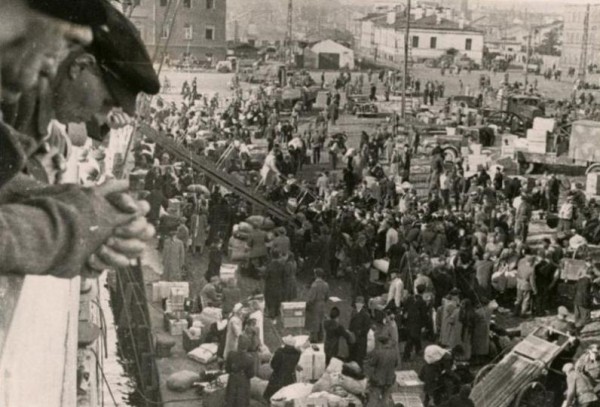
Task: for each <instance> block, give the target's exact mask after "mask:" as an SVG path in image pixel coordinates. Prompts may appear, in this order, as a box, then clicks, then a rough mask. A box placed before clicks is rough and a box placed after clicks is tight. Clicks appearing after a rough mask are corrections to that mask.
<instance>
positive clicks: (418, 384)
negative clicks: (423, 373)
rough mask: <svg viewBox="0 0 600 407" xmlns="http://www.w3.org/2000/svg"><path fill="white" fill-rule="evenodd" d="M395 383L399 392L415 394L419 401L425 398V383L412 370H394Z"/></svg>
mask: <svg viewBox="0 0 600 407" xmlns="http://www.w3.org/2000/svg"><path fill="white" fill-rule="evenodd" d="M396 384H397V386H398V389H399V393H402V394H404V395H409V396H416V397H418V398H419V399H420V400H421V401H423V400H424V399H425V383H423V382H422V381H421V380H420V379H419V375H418V374H417V372H415V371H414V370H403V371H400V372H396Z"/></svg>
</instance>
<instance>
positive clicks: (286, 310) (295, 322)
mask: <svg viewBox="0 0 600 407" xmlns="http://www.w3.org/2000/svg"><path fill="white" fill-rule="evenodd" d="M281 319H282V320H283V327H284V328H304V322H305V320H306V302H282V303H281Z"/></svg>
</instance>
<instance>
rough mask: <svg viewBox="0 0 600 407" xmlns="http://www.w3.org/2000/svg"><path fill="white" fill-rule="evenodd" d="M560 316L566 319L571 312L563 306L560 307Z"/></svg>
mask: <svg viewBox="0 0 600 407" xmlns="http://www.w3.org/2000/svg"><path fill="white" fill-rule="evenodd" d="M558 315H561V316H563V317H566V316H568V315H569V310H568V309H567V307H565V306H563V305H561V306H560V307H558Z"/></svg>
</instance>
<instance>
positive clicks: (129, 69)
mask: <svg viewBox="0 0 600 407" xmlns="http://www.w3.org/2000/svg"><path fill="white" fill-rule="evenodd" d="M101 2H102V5H103V7H104V10H105V13H106V15H107V21H106V25H98V26H94V27H92V31H93V34H94V40H93V41H92V44H91V45H90V46H89V47H88V51H89V52H91V53H92V54H93V55H94V57H96V60H97V62H98V66H99V67H100V68H101V70H102V77H103V79H104V81H105V83H106V86H107V87H108V89H109V91H110V93H111V95H112V96H113V98H115V100H116V101H117V102H118V103H119V105H120V106H121V107H122V108H123V110H124V111H125V112H126V113H127V114H129V115H134V114H135V105H136V98H137V94H138V93H139V92H144V93H147V94H150V95H155V94H157V93H158V91H159V90H160V82H159V79H158V76H157V75H156V72H155V71H154V67H153V66H152V60H151V59H150V56H149V55H148V51H147V50H146V47H145V45H144V43H143V42H142V39H141V38H140V35H139V33H138V30H137V28H136V27H135V25H133V23H132V22H131V21H129V19H127V17H125V16H124V15H123V14H122V13H121V12H120V11H119V10H117V9H116V8H115V7H113V6H112V5H111V4H110V3H109V2H108V1H107V0H101Z"/></svg>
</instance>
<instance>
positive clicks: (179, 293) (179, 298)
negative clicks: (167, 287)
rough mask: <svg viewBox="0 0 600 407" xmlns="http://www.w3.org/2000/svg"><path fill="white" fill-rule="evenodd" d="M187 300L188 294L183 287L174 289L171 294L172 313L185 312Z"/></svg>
mask: <svg viewBox="0 0 600 407" xmlns="http://www.w3.org/2000/svg"><path fill="white" fill-rule="evenodd" d="M186 298H187V293H186V290H185V289H183V288H181V287H172V288H171V292H170V294H169V305H170V309H171V312H183V310H184V305H185V299H186Z"/></svg>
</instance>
